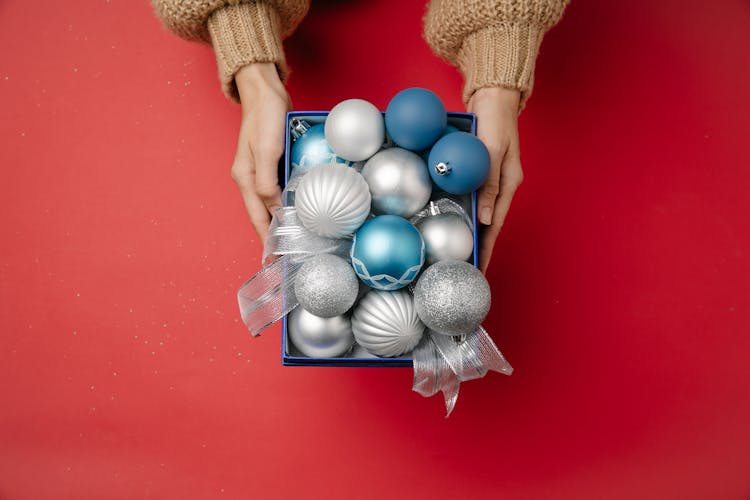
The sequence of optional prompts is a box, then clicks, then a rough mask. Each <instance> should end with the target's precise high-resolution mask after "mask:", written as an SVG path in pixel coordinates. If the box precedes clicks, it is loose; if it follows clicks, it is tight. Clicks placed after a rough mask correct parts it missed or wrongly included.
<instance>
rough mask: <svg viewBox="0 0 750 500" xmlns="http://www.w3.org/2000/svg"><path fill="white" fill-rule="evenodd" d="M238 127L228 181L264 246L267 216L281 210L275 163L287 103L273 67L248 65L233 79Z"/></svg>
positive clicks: (269, 218)
mask: <svg viewBox="0 0 750 500" xmlns="http://www.w3.org/2000/svg"><path fill="white" fill-rule="evenodd" d="M235 83H236V84H237V90H238V91H239V94H240V101H241V102H242V125H241V126H240V136H239V139H238V140H237V154H236V155H235V157H234V164H233V165H232V178H233V179H234V181H235V182H236V183H237V186H238V187H239V188H240V193H241V194H242V199H243V200H244V201H245V208H246V209H247V213H248V214H249V215H250V221H251V222H252V224H253V227H254V228H255V232H256V233H258V236H260V239H261V241H262V242H264V243H265V241H266V235H267V233H268V226H269V224H270V222H271V216H272V215H273V212H274V210H275V209H276V208H278V207H280V206H281V188H279V179H278V173H277V172H278V170H277V169H278V163H279V159H280V158H281V155H282V154H283V153H284V129H285V120H286V112H287V111H289V110H290V109H291V101H290V99H289V95H288V94H287V93H286V89H285V88H284V84H283V83H281V80H280V79H279V75H278V72H277V71H276V66H275V65H274V64H273V63H254V64H249V65H247V66H245V67H243V68H242V69H240V71H238V72H237V74H236V75H235Z"/></svg>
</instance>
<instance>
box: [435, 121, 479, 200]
mask: <svg viewBox="0 0 750 500" xmlns="http://www.w3.org/2000/svg"><path fill="white" fill-rule="evenodd" d="M427 170H428V171H429V172H430V177H432V180H433V182H434V183H435V184H437V185H438V187H439V188H440V189H442V190H443V191H446V192H448V193H451V194H469V193H471V192H473V191H476V190H477V189H479V187H480V186H481V185H482V184H484V181H485V180H486V179H487V175H488V174H489V172H490V153H489V152H488V151H487V147H486V146H485V145H484V143H483V142H482V141H481V140H479V139H478V138H477V137H476V136H474V135H471V134H469V133H467V132H453V133H452V134H448V135H445V136H443V137H442V138H440V140H439V141H437V142H436V143H435V145H434V146H433V147H432V150H431V151H430V155H429V157H428V160H427Z"/></svg>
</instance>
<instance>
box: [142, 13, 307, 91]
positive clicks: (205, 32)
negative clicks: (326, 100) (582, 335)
mask: <svg viewBox="0 0 750 500" xmlns="http://www.w3.org/2000/svg"><path fill="white" fill-rule="evenodd" d="M152 3H153V4H154V8H155V9H156V13H157V14H158V15H159V17H160V18H161V20H162V22H163V23H164V24H165V25H166V26H167V28H169V29H170V30H172V31H173V32H174V33H176V34H177V35H179V36H181V37H182V38H186V39H188V40H197V41H203V42H211V44H212V45H213V47H214V52H215V53H216V62H217V65H218V69H219V80H220V81H221V84H222V89H223V90H224V93H225V94H226V95H227V96H229V97H231V98H232V99H235V100H239V95H238V94H237V87H236V86H235V84H234V75H235V74H237V71H239V69H240V68H241V67H243V66H245V65H247V64H250V63H254V62H271V63H274V64H276V67H277V69H278V71H279V76H280V77H281V79H282V81H284V80H286V78H287V76H288V74H289V70H288V68H287V65H286V60H285V58H284V50H283V47H282V43H281V41H282V39H284V38H286V37H287V36H289V35H290V34H291V33H292V32H293V31H294V30H295V28H296V27H297V26H298V25H299V23H300V22H301V21H302V19H303V18H304V17H305V14H307V11H308V9H309V6H310V2H309V0H258V1H252V0H251V1H242V0H152Z"/></svg>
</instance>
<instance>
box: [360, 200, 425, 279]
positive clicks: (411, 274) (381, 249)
mask: <svg viewBox="0 0 750 500" xmlns="http://www.w3.org/2000/svg"><path fill="white" fill-rule="evenodd" d="M424 252H425V246H424V240H422V235H421V234H419V231H418V230H417V229H416V228H415V227H414V226H413V225H411V223H410V222H409V221H408V220H406V219H404V218H403V217H399V216H397V215H380V216H378V217H374V218H372V219H370V220H368V221H367V222H365V223H364V225H363V226H362V227H361V228H359V230H358V231H357V232H356V233H355V234H354V241H353V242H352V249H351V259H352V267H354V272H355V273H357V276H359V278H360V279H361V280H362V281H364V282H365V283H366V284H367V285H369V286H371V287H373V288H376V289H378V290H398V289H399V288H403V287H405V286H406V285H408V284H409V283H410V282H411V281H412V280H414V278H416V277H417V274H419V270H420V269H421V268H422V265H423V264H424V256H425V253H424Z"/></svg>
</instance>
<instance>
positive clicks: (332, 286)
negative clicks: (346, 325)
mask: <svg viewBox="0 0 750 500" xmlns="http://www.w3.org/2000/svg"><path fill="white" fill-rule="evenodd" d="M358 292H359V280H358V279H357V275H356V274H354V269H352V266H351V264H349V263H348V262H347V261H346V260H344V259H342V258H341V257H339V256H337V255H332V254H326V253H324V254H319V255H315V256H313V257H310V258H309V259H308V260H307V261H305V263H304V264H302V266H301V267H300V268H299V271H297V275H296V276H295V278H294V293H295V295H296V296H297V301H298V302H299V304H300V306H302V307H303V308H304V309H305V310H307V311H308V312H310V313H312V314H314V315H316V316H320V317H322V318H331V317H333V316H338V315H340V314H344V313H345V312H346V311H348V310H349V308H350V307H352V306H353V305H354V301H355V300H357V293H358Z"/></svg>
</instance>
